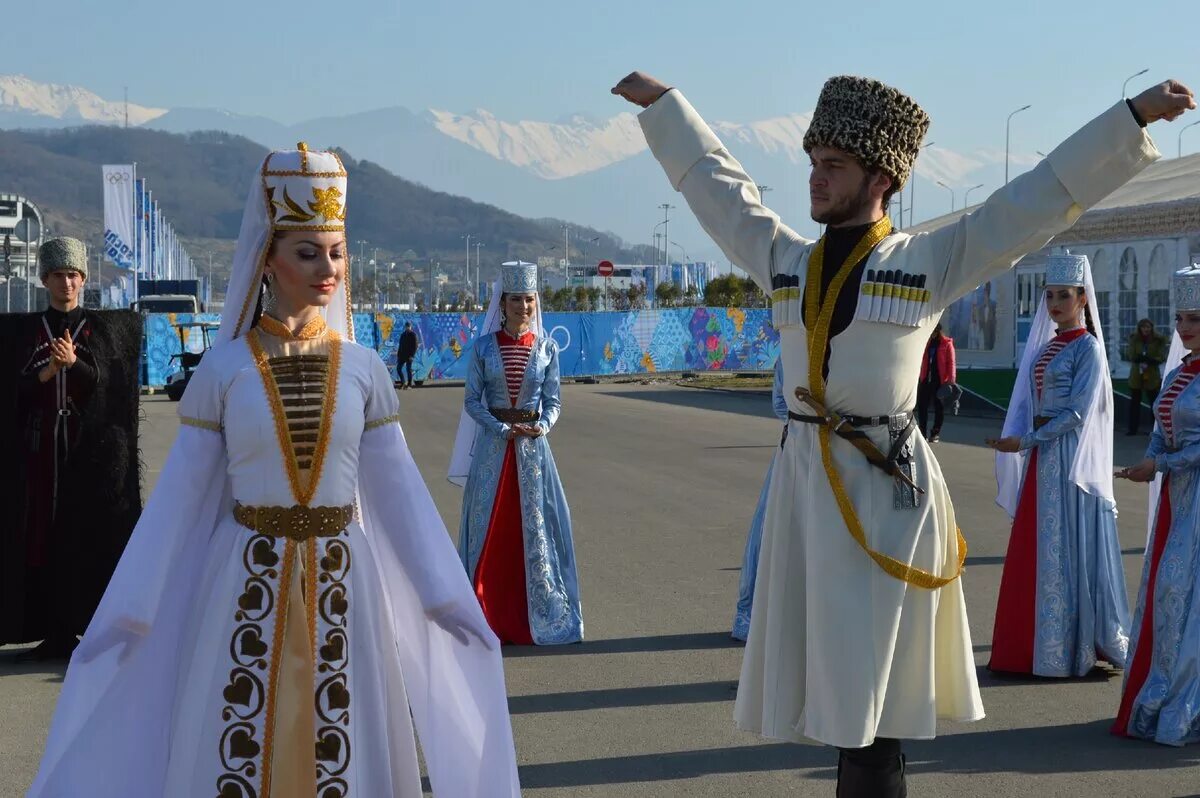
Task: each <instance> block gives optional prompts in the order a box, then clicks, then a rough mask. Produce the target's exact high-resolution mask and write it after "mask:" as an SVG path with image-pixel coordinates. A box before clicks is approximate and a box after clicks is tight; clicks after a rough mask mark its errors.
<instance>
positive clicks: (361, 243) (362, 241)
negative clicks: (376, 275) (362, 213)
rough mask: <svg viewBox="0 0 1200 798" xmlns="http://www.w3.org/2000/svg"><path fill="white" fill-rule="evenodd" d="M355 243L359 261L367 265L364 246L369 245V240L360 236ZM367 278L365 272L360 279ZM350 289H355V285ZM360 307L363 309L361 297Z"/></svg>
mask: <svg viewBox="0 0 1200 798" xmlns="http://www.w3.org/2000/svg"><path fill="white" fill-rule="evenodd" d="M355 243H356V244H358V262H359V263H361V264H363V265H364V266H365V265H366V264H367V262H366V261H365V260H363V258H364V255H363V247H365V246H366V245H367V242H366V240H365V239H362V238H360V239H358V241H356V242H355ZM365 278H366V275H365V274H364V275H362V276H361V277H360V278H359V279H360V280H362V279H365ZM359 285H360V286H361V285H362V283H359ZM350 289H351V290H353V289H354V286H350ZM358 309H359V310H362V300H361V299H359V300H358Z"/></svg>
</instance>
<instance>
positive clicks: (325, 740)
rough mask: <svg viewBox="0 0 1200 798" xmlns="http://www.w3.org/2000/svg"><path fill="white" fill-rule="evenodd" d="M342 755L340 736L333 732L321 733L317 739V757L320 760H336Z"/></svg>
mask: <svg viewBox="0 0 1200 798" xmlns="http://www.w3.org/2000/svg"><path fill="white" fill-rule="evenodd" d="M341 755H342V738H341V737H339V736H337V735H336V734H334V733H332V732H331V733H329V734H323V735H321V738H320V739H319V740H317V759H318V760H319V761H321V762H337V761H338V759H339V758H340V757H341Z"/></svg>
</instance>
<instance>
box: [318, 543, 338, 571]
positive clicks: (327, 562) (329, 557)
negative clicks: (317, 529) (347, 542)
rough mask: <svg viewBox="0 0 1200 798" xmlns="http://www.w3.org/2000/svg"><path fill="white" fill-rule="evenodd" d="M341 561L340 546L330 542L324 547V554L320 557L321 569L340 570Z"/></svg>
mask: <svg viewBox="0 0 1200 798" xmlns="http://www.w3.org/2000/svg"><path fill="white" fill-rule="evenodd" d="M342 562H343V555H342V547H341V546H338V545H336V544H330V545H329V546H327V547H326V548H325V556H324V557H322V558H321V570H323V571H340V570H342Z"/></svg>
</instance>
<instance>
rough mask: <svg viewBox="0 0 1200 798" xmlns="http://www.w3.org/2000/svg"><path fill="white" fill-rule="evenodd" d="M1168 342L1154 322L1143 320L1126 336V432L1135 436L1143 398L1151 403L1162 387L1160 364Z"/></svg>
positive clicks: (1165, 355)
mask: <svg viewBox="0 0 1200 798" xmlns="http://www.w3.org/2000/svg"><path fill="white" fill-rule="evenodd" d="M1169 344H1170V342H1169V341H1168V340H1167V338H1166V336H1165V335H1162V334H1161V333H1159V332H1157V331H1156V330H1155V329H1154V322H1152V321H1150V319H1142V320H1141V321H1139V322H1138V326H1137V329H1136V330H1134V331H1133V334H1131V335H1130V336H1129V342H1128V343H1127V344H1126V350H1125V359H1126V360H1128V361H1129V426H1128V428H1127V429H1126V432H1125V434H1126V435H1137V434H1138V426H1139V424H1140V423H1141V420H1142V398H1143V397H1145V398H1146V399H1148V400H1149V401H1151V402H1153V401H1154V399H1155V397H1157V396H1158V389H1159V388H1161V387H1162V372H1161V371H1160V370H1159V366H1161V365H1162V364H1163V363H1165V362H1166V360H1167V347H1168V346H1169Z"/></svg>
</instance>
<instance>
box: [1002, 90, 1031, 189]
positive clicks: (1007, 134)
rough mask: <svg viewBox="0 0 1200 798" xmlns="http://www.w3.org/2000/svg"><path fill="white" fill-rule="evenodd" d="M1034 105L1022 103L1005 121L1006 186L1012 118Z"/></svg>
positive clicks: (1006, 183)
mask: <svg viewBox="0 0 1200 798" xmlns="http://www.w3.org/2000/svg"><path fill="white" fill-rule="evenodd" d="M1032 107H1033V106H1031V105H1022V106H1021V107H1020V108H1018V109H1017V110H1015V111H1013V112H1012V113H1011V114H1009V115H1008V119H1007V120H1006V121H1005V123H1004V185H1006V186H1007V185H1008V142H1009V138H1010V133H1011V132H1012V118H1013V117H1014V116H1016V115H1017V114H1019V113H1021V112H1022V111H1026V110H1028V109H1030V108H1032Z"/></svg>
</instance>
